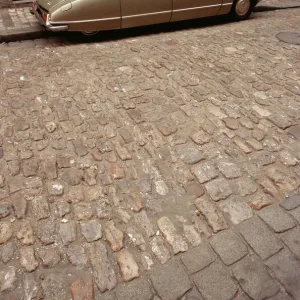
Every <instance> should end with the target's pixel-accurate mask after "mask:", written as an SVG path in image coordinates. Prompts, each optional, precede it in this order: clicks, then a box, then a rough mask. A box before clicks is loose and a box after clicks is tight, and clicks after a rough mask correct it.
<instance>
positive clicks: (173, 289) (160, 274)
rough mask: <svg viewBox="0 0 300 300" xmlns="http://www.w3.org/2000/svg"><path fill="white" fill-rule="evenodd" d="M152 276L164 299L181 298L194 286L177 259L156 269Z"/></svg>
mask: <svg viewBox="0 0 300 300" xmlns="http://www.w3.org/2000/svg"><path fill="white" fill-rule="evenodd" d="M150 278H151V281H152V284H153V287H154V289H155V290H156V291H157V293H158V295H159V296H160V297H161V299H162V300H174V299H179V298H180V297H181V296H183V295H184V294H185V293H186V292H187V291H188V290H190V289H191V288H192V284H191V282H190V280H189V277H188V276H187V273H186V271H185V269H184V268H183V266H182V265H181V263H180V262H179V261H176V260H172V261H171V262H170V263H168V264H167V265H164V266H162V267H160V268H157V269H155V270H154V271H153V272H152V274H151V276H150Z"/></svg>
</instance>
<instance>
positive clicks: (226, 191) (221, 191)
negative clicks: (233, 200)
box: [205, 178, 232, 201]
mask: <svg viewBox="0 0 300 300" xmlns="http://www.w3.org/2000/svg"><path fill="white" fill-rule="evenodd" d="M205 188H206V190H207V192H208V194H209V195H210V196H211V197H212V199H214V200H215V201H220V200H224V199H226V198H228V197H229V196H230V195H231V194H232V190H231V187H230V185H229V183H228V181H227V180H225V179H223V178H220V179H214V180H212V181H210V182H208V183H207V184H205Z"/></svg>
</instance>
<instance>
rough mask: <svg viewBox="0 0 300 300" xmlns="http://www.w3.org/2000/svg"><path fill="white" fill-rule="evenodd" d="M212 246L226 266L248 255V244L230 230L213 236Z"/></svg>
mask: <svg viewBox="0 0 300 300" xmlns="http://www.w3.org/2000/svg"><path fill="white" fill-rule="evenodd" d="M210 244H211V246H212V247H213V249H214V250H215V251H216V253H217V254H218V255H219V256H220V258H221V260H222V261H223V262H224V263H225V264H226V265H231V264H233V263H235V262H237V261H238V260H240V259H241V258H243V257H244V256H245V255H247V254H248V249H247V246H246V244H245V243H244V242H243V241H242V239H241V238H240V237H239V236H238V235H237V234H236V233H234V232H233V231H230V230H227V231H223V232H220V233H218V234H217V235H215V236H213V237H212V238H211V239H210Z"/></svg>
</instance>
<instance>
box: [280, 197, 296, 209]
mask: <svg viewBox="0 0 300 300" xmlns="http://www.w3.org/2000/svg"><path fill="white" fill-rule="evenodd" d="M280 206H282V207H283V208H284V209H286V210H292V209H295V208H296V207H298V206H300V195H294V196H292V197H288V198H285V199H283V200H282V201H280Z"/></svg>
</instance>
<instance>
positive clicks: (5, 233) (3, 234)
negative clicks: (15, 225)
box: [0, 222, 13, 244]
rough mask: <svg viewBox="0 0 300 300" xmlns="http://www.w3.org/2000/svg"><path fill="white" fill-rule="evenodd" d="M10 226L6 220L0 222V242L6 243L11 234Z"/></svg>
mask: <svg viewBox="0 0 300 300" xmlns="http://www.w3.org/2000/svg"><path fill="white" fill-rule="evenodd" d="M12 233H13V231H12V227H11V224H10V223H8V222H0V244H4V243H6V242H7V241H8V240H9V239H10V238H11V236H12Z"/></svg>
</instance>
